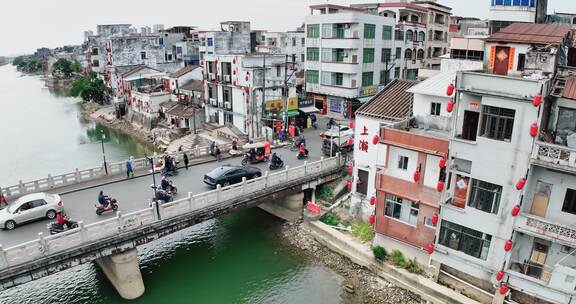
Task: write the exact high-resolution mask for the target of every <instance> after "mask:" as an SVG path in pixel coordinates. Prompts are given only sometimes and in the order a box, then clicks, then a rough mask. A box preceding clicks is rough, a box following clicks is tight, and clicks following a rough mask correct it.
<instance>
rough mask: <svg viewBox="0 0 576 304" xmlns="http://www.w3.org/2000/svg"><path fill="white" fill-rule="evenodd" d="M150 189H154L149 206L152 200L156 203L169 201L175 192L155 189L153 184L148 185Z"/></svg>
mask: <svg viewBox="0 0 576 304" xmlns="http://www.w3.org/2000/svg"><path fill="white" fill-rule="evenodd" d="M150 187H151V188H152V189H155V190H156V191H154V195H155V196H154V197H152V199H151V200H150V204H149V206H150V207H152V202H157V203H158V204H165V203H169V202H171V201H172V200H173V198H174V195H175V194H176V193H175V192H169V191H165V190H162V189H156V188H155V187H154V185H151V186H150Z"/></svg>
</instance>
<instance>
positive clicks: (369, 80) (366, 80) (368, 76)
mask: <svg viewBox="0 0 576 304" xmlns="http://www.w3.org/2000/svg"><path fill="white" fill-rule="evenodd" d="M373 84H374V73H373V72H364V73H362V86H363V87H367V86H371V85H373Z"/></svg>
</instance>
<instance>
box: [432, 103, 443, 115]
mask: <svg viewBox="0 0 576 304" xmlns="http://www.w3.org/2000/svg"><path fill="white" fill-rule="evenodd" d="M441 106H442V105H441V104H440V103H439V102H431V103H430V115H433V116H440V108H441Z"/></svg>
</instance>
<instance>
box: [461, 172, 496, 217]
mask: <svg viewBox="0 0 576 304" xmlns="http://www.w3.org/2000/svg"><path fill="white" fill-rule="evenodd" d="M501 196H502V186H498V185H495V184H491V183H488V182H484V181H481V180H477V179H474V180H472V187H471V189H470V197H469V198H468V206H469V207H473V208H476V209H478V210H482V211H484V212H488V213H495V214H497V213H498V208H499V207H500V197H501Z"/></svg>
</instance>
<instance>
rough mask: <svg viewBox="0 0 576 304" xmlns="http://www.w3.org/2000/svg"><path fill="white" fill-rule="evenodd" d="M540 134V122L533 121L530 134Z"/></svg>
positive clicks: (534, 135)
mask: <svg viewBox="0 0 576 304" xmlns="http://www.w3.org/2000/svg"><path fill="white" fill-rule="evenodd" d="M536 135H538V124H536V123H533V124H531V125H530V136H532V137H536Z"/></svg>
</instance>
